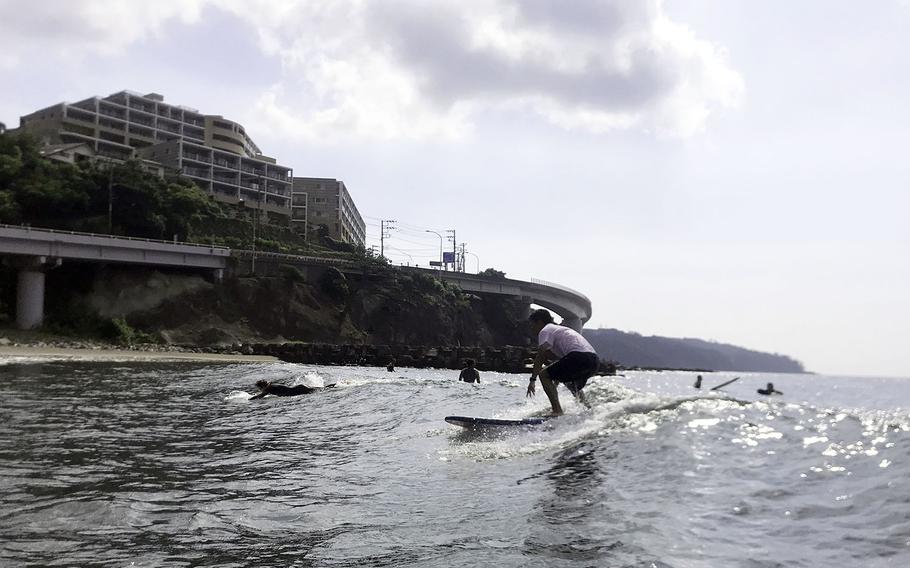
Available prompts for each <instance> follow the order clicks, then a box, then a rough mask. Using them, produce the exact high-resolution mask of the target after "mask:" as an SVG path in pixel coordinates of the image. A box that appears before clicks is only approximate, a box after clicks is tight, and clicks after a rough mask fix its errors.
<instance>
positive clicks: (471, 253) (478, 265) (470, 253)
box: [464, 251, 480, 274]
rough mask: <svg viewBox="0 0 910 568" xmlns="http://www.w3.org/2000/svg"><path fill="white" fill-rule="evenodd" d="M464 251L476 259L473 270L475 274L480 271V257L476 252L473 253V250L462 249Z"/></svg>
mask: <svg viewBox="0 0 910 568" xmlns="http://www.w3.org/2000/svg"><path fill="white" fill-rule="evenodd" d="M464 253H465V254H469V255H471V256H473V257H474V259H475V260H476V261H477V270H476V271H475V274H479V273H480V257H479V256H477V255H476V254H474V253H473V252H468V251H464Z"/></svg>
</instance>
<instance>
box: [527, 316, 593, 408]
mask: <svg viewBox="0 0 910 568" xmlns="http://www.w3.org/2000/svg"><path fill="white" fill-rule="evenodd" d="M528 321H529V322H530V324H531V329H532V330H533V331H534V334H535V335H536V336H537V346H538V347H537V357H535V358H534V369H533V370H532V371H531V380H530V382H529V383H528V394H527V396H534V394H535V382H536V381H537V377H540V384H541V385H542V386H543V391H544V393H546V395H547V398H549V399H550V405H551V406H552V407H553V414H556V415H559V414H562V406H560V404H559V395H558V394H557V392H556V385H557V384H558V383H563V384H564V385H566V388H568V389H569V392H571V393H572V395H573V396H575V398H576V399H578V400H579V401H580V402H582V403H584V402H585V397H584V393H582V392H581V390H582V389H583V388H584V387H585V384H587V382H588V379H589V378H591V377H592V376H594V374H595V373H597V369H598V368H599V367H600V359H599V358H598V357H597V352H596V351H595V350H594V348H593V347H591V344H590V343H588V340H587V339H585V338H584V337H583V336H582V335H581V334H580V333H578V332H577V331H575V330H573V329H570V328H568V327H563V326H561V325H556V324H555V323H553V316H552V315H551V314H550V312H548V311H547V310H544V309H539V310H535V311H534V312H532V313H531V315H530V316H529V317H528ZM554 359H555V360H556V362H555V363H552V364H550V365H548V366H547V367H544V364H545V363H547V362H548V361H553V360H554Z"/></svg>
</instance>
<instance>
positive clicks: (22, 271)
mask: <svg viewBox="0 0 910 568" xmlns="http://www.w3.org/2000/svg"><path fill="white" fill-rule="evenodd" d="M0 256H3V257H4V262H5V263H6V264H8V265H10V266H12V267H14V268H16V269H18V271H19V276H18V285H17V288H16V325H17V326H18V327H19V328H20V329H33V328H35V327H38V326H40V325H41V322H42V320H43V319H44V280H45V272H46V271H47V270H49V269H51V268H54V267H56V266H59V265H60V264H61V263H62V262H65V261H80V262H86V261H88V262H114V263H127V264H141V265H145V266H170V267H182V268H199V269H207V270H214V271H215V274H216V278H220V276H221V275H222V274H223V270H224V269H225V267H227V262H228V258H230V256H231V251H230V249H227V248H224V247H213V246H207V245H196V244H189V243H176V242H168V241H156V240H151V239H136V238H131V237H113V236H110V235H96V234H91V233H76V232H72V231H55V230H51V229H33V228H31V227H22V226H14V225H0Z"/></svg>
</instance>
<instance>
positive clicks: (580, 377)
mask: <svg viewBox="0 0 910 568" xmlns="http://www.w3.org/2000/svg"><path fill="white" fill-rule="evenodd" d="M599 367H600V360H599V359H598V357H597V353H582V352H580V351H572V352H571V353H569V354H567V355H566V356H565V357H563V358H562V359H560V360H559V361H557V362H555V363H553V364H552V365H550V366H549V367H547V374H548V375H550V379H551V380H553V381H554V382H557V383H562V384H564V385H566V387H567V388H568V389H569V390H570V391H572V393H573V394H574V393H576V392H578V391H580V390H581V389H583V388H585V385H586V384H587V383H588V379H590V378H591V377H593V376H594V375H595V374H596V373H597V369H598V368H599Z"/></svg>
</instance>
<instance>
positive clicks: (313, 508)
mask: <svg viewBox="0 0 910 568" xmlns="http://www.w3.org/2000/svg"><path fill="white" fill-rule="evenodd" d="M457 375H458V373H457V371H448V370H433V369H430V370H427V369H409V368H401V369H397V370H396V371H395V372H387V371H386V370H385V369H377V368H364V367H318V366H309V365H291V364H286V363H269V364H202V363H137V362H121V363H109V362H108V363H98V362H96V363H88V362H53V361H21V360H19V361H16V360H7V361H5V364H3V365H0V442H2V443H0V565H2V566H123V567H139V566H143V567H144V566H148V567H153V566H154V567H158V566H166V567H171V566H172V567H178V566H238V567H239V566H351V567H355V566H356V567H361V566H426V567H431V566H433V567H435V566H438V567H450V566H496V567H512V566H514V567H522V568H528V567H535V566H541V567H542V566H620V567H633V566H634V567H638V566H641V567H726V566H736V567H738V566H743V567H770V566H781V567H800V566H862V567H904V566H908V565H910V412H908V410H907V409H908V408H910V381H908V380H903V379H885V378H880V379H876V378H859V377H833V376H818V375H762V374H739V375H736V374H729V373H710V374H708V373H704V374H703V375H704V377H705V379H704V382H703V388H702V389H700V390H696V389H694V388H693V387H692V385H693V383H694V380H695V375H694V374H693V373H683V372H663V373H651V372H635V373H626V375H625V376H621V377H598V378H594V379H592V380H591V381H590V383H589V386H588V388H587V389H586V391H587V396H588V402H589V404H590V408H587V407H585V406H582V405H579V404H577V403H576V402H574V401H573V400H571V397H570V396H569V394H568V392H567V391H565V390H564V389H562V388H561V396H562V399H563V401H564V405H565V407H566V411H567V413H566V415H565V416H564V417H561V418H559V419H556V420H554V421H550V422H549V423H548V424H547V426H546V427H542V428H533V429H523V430H522V429H518V430H513V431H507V432H504V433H501V434H499V435H476V434H472V433H470V432H467V431H465V430H462V429H460V428H457V427H455V426H451V425H448V424H446V423H445V422H444V421H443V418H444V417H445V416H446V415H450V414H459V415H474V416H488V417H498V418H519V417H527V416H531V415H534V414H540V413H542V412H545V411H546V410H547V407H548V405H547V401H546V397H545V396H544V395H543V393H542V392H538V395H537V396H536V397H535V398H531V399H529V398H527V397H526V396H525V394H526V393H525V390H526V387H527V376H526V375H509V374H501V373H493V372H484V373H482V374H481V379H482V383H481V384H480V385H470V384H466V383H460V382H458V381H457V380H456V378H457ZM735 376H739V377H740V378H739V380H738V381H736V382H734V383H732V384H730V385H729V386H727V387H725V388H724V389H723V391H714V392H712V391H710V390H709V388H710V387H711V386H713V385H716V384H719V383H721V382H724V381H726V380H729V379H732V378H734V377H735ZM259 379H266V380H270V381H279V382H282V383H284V384H288V385H293V384H299V383H303V384H308V385H310V386H319V385H323V384H329V383H337V386H335V387H334V388H331V389H326V390H323V391H320V392H318V393H316V394H312V395H306V396H301V397H294V398H275V397H266V398H264V399H260V400H252V401H251V400H249V396H250V393H252V392H254V391H255V388H254V387H253V383H255V382H256V381H257V380H259ZM767 382H773V383H774V385H775V387H776V388H777V389H778V390H780V391H782V392H783V393H784V394H783V395H781V396H775V397H766V396H761V395H759V394H757V393H756V389H758V388H761V387H764V385H765V384H766V383H767ZM540 390H541V389H539V388H538V391H540Z"/></svg>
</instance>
